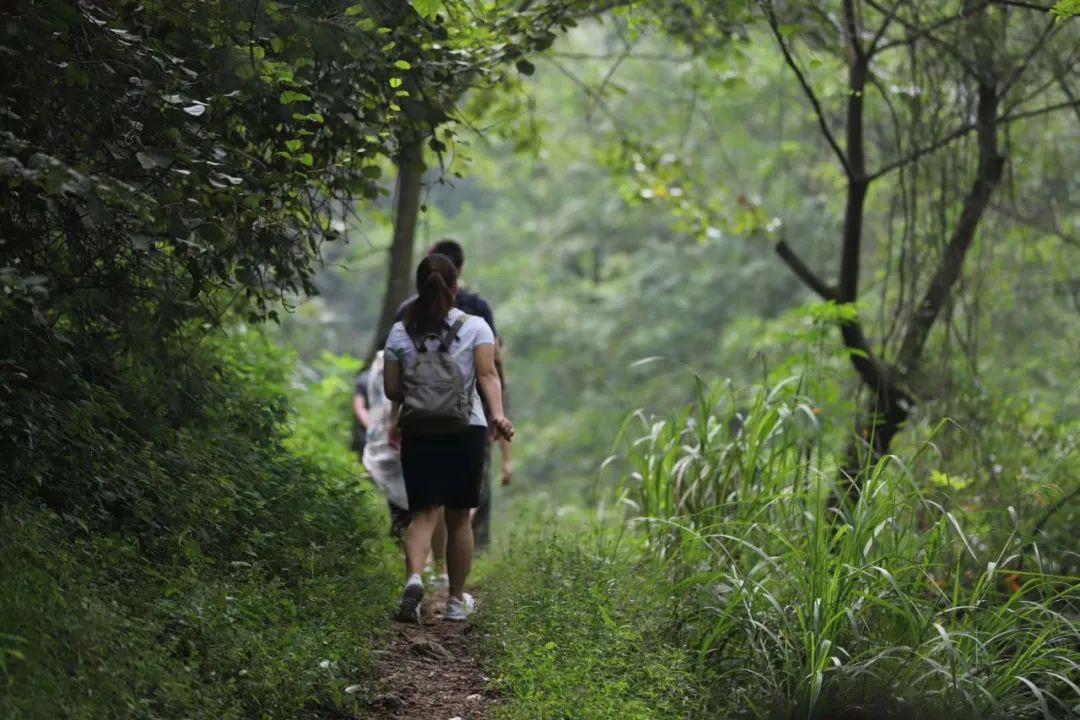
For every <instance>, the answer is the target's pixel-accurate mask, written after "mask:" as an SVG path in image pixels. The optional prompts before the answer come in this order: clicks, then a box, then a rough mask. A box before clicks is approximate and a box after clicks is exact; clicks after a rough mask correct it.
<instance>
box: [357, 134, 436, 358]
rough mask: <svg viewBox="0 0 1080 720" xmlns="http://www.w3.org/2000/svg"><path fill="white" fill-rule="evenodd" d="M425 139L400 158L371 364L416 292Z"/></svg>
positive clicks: (406, 146) (406, 143) (411, 140)
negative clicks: (400, 311)
mask: <svg viewBox="0 0 1080 720" xmlns="http://www.w3.org/2000/svg"><path fill="white" fill-rule="evenodd" d="M423 156H424V139H423V136H422V135H420V134H419V133H414V134H411V135H410V136H409V137H408V138H403V139H402V144H401V151H400V152H399V154H398V179H397V190H396V192H395V194H396V196H397V204H396V206H395V207H394V237H393V240H392V242H391V245H390V261H389V263H388V265H387V273H386V294H385V295H384V296H383V304H382V311H381V312H380V313H379V324H378V325H377V326H376V328H375V335H374V337H373V338H372V342H371V350H370V351H369V352H368V362H371V359H372V358H374V357H375V353H376V352H377V351H378V349H379V345H380V344H382V342H383V341H385V340H386V336H387V335H389V334H390V328H391V326H392V325H393V324H394V314H395V313H396V312H397V309H398V306H400V305H401V303H403V302H404V301H405V298H407V297H408V296H409V290H410V289H411V288H412V274H413V269H414V268H413V245H414V244H415V240H416V220H417V216H418V215H419V213H420V191H421V188H422V186H423V179H424V159H423Z"/></svg>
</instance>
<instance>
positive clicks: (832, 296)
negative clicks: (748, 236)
mask: <svg viewBox="0 0 1080 720" xmlns="http://www.w3.org/2000/svg"><path fill="white" fill-rule="evenodd" d="M776 254H777V255H779V256H780V259H781V260H783V261H784V264H786V265H787V266H788V267H789V268H791V271H792V272H793V273H795V276H796V277H798V278H799V279H800V280H802V281H803V283H804V284H805V285H806V286H807V287H808V288H810V289H811V290H813V291H814V292H816V293H817V294H818V295H819V296H820V297H821V299H822V300H832V301H834V302H835V301H836V289H835V288H833V287H830V286H829V285H828V284H826V282H825V281H824V280H822V279H821V276H819V275H818V274H817V273H815V272H814V271H813V270H811V269H810V268H809V266H807V264H806V263H805V262H803V260H802V258H800V257H799V256H798V255H796V254H795V251H794V250H792V249H791V246H790V245H788V244H787V241H786V240H781V241H780V242H778V243H776Z"/></svg>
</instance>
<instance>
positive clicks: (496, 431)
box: [491, 415, 514, 440]
mask: <svg viewBox="0 0 1080 720" xmlns="http://www.w3.org/2000/svg"><path fill="white" fill-rule="evenodd" d="M491 430H492V434H493V435H494V436H495V437H496V438H498V437H503V438H506V439H507V440H513V439H514V424H513V423H512V422H510V420H509V419H508V418H507V417H506V416H505V415H496V416H495V417H493V418H492V419H491Z"/></svg>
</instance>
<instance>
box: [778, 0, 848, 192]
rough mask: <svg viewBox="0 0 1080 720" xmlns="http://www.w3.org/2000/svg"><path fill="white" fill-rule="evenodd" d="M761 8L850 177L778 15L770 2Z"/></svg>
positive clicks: (785, 60) (786, 60)
mask: <svg viewBox="0 0 1080 720" xmlns="http://www.w3.org/2000/svg"><path fill="white" fill-rule="evenodd" d="M761 8H762V10H763V11H764V13H765V18H766V20H767V21H768V23H769V28H770V29H771V30H772V33H773V36H774V37H775V38H776V42H777V44H778V45H779V46H780V52H781V53H783V55H784V62H785V63H787V65H788V67H790V68H791V70H792V72H794V73H795V77H796V79H797V80H798V81H799V85H800V86H801V87H802V89H803V93H805V94H806V98H807V99H808V100H809V101H810V104H811V105H812V106H813V108H814V114H815V115H817V119H818V125H820V126H821V132H822V133H823V134H824V135H825V139H826V140H827V141H828V143H829V147H831V148H832V149H833V152H834V153H836V157H837V159H838V160H839V161H840V164H841V165H842V166H843V167H844V172H845V173H846V174H847V175H848V176H850V175H851V167H850V165H849V164H848V159H847V155H845V154H844V151H843V150H841V149H840V144H839V143H837V142H836V137H835V136H833V133H832V130H831V129H829V123H828V121H826V119H825V111H824V110H822V108H821V103H820V102H819V101H818V99H817V95H816V94H815V93H814V89H813V88H812V87H810V83H809V82H808V81H807V79H806V76H805V75H803V72H802V70H801V69H800V68H799V64H798V63H797V62H795V58H794V57H793V56H792V54H791V50H790V49H788V46H787V43H786V42H785V41H784V36H783V34H781V32H780V25H779V23H778V22H777V20H776V14H775V13H774V12H773V11H772V5H771V3H770V2H768V0H762V2H761Z"/></svg>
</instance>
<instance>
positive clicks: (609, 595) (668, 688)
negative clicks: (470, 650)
mask: <svg viewBox="0 0 1080 720" xmlns="http://www.w3.org/2000/svg"><path fill="white" fill-rule="evenodd" d="M556 527H557V525H556V523H555V522H554V521H552V522H551V523H550V524H548V525H546V526H541V525H537V524H534V525H530V526H528V527H526V528H524V529H522V530H521V531H518V532H517V533H516V534H515V535H514V536H513V539H512V540H511V541H510V542H509V543H507V544H506V545H505V546H504V549H503V550H501V551H499V553H498V555H497V556H495V557H493V558H490V559H489V560H488V561H486V562H485V565H484V567H483V568H482V571H481V573H480V583H481V584H482V586H483V601H484V603H483V606H482V611H481V613H480V616H479V622H480V627H481V630H482V632H483V635H484V637H485V642H486V644H485V653H486V661H487V664H488V667H489V672H490V673H491V674H492V681H493V684H494V686H495V688H496V689H497V690H498V691H499V693H500V694H501V696H502V697H503V703H502V704H501V705H500V706H499V709H498V711H497V713H496V717H497V718H499V719H500V720H540V719H543V720H558V719H561V718H565V719H566V720H570V719H573V720H608V719H611V718H626V719H627V720H645V719H649V720H660V719H663V718H685V717H693V716H696V714H695V710H696V709H698V708H699V706H700V700H701V696H700V690H701V686H700V683H699V682H698V680H697V679H696V678H695V673H694V672H693V665H694V658H693V657H692V656H690V655H689V654H687V653H686V652H685V651H683V650H682V649H680V648H678V647H675V646H673V645H671V644H670V642H669V640H668V638H669V629H670V626H671V624H672V622H673V621H674V619H675V613H674V612H673V598H672V597H670V596H669V595H666V594H665V588H670V585H669V584H668V583H667V582H666V580H665V579H664V577H663V575H662V574H660V573H658V572H657V568H656V566H655V564H654V563H652V562H651V561H650V560H649V559H648V558H644V557H642V556H641V555H639V554H637V553H634V552H629V551H623V550H616V549H615V548H614V546H613V545H610V544H605V543H603V542H602V541H601V539H600V537H598V536H596V535H594V534H590V533H582V532H571V533H568V534H565V535H559V534H558V533H557V532H556V530H555V528H556Z"/></svg>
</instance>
